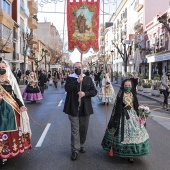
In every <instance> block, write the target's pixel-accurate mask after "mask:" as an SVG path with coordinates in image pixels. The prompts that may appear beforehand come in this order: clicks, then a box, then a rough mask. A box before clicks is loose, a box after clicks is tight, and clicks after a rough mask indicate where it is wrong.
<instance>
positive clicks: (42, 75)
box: [38, 73, 47, 86]
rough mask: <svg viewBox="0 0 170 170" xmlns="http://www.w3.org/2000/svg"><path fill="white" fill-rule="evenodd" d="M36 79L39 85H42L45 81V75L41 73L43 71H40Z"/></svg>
mask: <svg viewBox="0 0 170 170" xmlns="http://www.w3.org/2000/svg"><path fill="white" fill-rule="evenodd" d="M38 81H39V84H40V86H44V84H45V83H46V82H47V77H46V75H45V74H43V73H41V75H40V77H39V79H38Z"/></svg>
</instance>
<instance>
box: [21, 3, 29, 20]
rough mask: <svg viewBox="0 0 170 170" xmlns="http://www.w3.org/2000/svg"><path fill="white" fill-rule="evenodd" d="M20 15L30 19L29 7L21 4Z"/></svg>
mask: <svg viewBox="0 0 170 170" xmlns="http://www.w3.org/2000/svg"><path fill="white" fill-rule="evenodd" d="M20 13H21V15H22V16H23V17H24V18H28V17H29V15H30V13H29V9H28V8H27V7H25V5H24V4H21V6H20Z"/></svg>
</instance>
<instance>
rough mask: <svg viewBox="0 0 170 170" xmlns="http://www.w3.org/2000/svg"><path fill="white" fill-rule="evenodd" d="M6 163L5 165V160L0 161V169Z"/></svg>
mask: <svg viewBox="0 0 170 170" xmlns="http://www.w3.org/2000/svg"><path fill="white" fill-rule="evenodd" d="M6 163H7V159H5V160H4V159H0V167H3V166H5V165H6Z"/></svg>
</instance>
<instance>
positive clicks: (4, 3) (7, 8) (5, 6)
mask: <svg viewBox="0 0 170 170" xmlns="http://www.w3.org/2000/svg"><path fill="white" fill-rule="evenodd" d="M1 7H2V9H3V10H4V11H5V12H6V13H8V14H9V15H10V14H11V10H10V9H11V7H10V3H9V2H8V0H2V1H1Z"/></svg>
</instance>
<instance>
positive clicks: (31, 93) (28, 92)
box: [23, 72, 43, 102]
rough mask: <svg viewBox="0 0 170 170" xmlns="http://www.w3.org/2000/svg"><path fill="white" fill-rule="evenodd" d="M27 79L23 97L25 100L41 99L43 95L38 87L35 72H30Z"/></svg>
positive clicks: (34, 100)
mask: <svg viewBox="0 0 170 170" xmlns="http://www.w3.org/2000/svg"><path fill="white" fill-rule="evenodd" d="M27 80H28V85H27V87H26V88H25V90H24V93H23V99H24V100H25V101H31V102H36V101H39V100H42V99H43V97H42V94H41V91H40V88H39V86H38V80H37V77H36V73H34V72H31V73H30V74H29V76H28V79H27Z"/></svg>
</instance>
